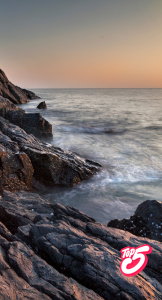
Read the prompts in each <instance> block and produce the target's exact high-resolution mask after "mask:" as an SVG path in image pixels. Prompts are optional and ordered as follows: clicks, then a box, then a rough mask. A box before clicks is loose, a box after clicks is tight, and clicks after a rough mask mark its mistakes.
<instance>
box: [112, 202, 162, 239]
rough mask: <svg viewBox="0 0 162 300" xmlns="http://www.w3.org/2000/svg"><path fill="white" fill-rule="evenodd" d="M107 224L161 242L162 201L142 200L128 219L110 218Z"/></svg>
mask: <svg viewBox="0 0 162 300" xmlns="http://www.w3.org/2000/svg"><path fill="white" fill-rule="evenodd" d="M107 226H109V227H113V228H118V229H122V230H125V231H129V232H131V233H133V234H135V235H137V236H143V237H147V238H150V239H154V240H157V241H160V242H162V202H160V201H157V200H147V201H144V202H143V203H142V204H140V205H139V206H138V207H137V209H136V211H135V214H134V216H131V217H130V219H123V220H118V219H116V220H112V221H110V222H109V223H108V225H107Z"/></svg>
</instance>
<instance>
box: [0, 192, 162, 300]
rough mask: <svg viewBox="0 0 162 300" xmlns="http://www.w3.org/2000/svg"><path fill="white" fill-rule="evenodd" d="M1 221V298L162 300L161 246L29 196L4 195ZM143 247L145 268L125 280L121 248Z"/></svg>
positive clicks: (17, 194) (22, 194) (23, 193)
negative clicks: (147, 251) (147, 250)
mask: <svg viewBox="0 0 162 300" xmlns="http://www.w3.org/2000/svg"><path fill="white" fill-rule="evenodd" d="M0 222H1V223H0V244H1V248H0V268H1V269H0V272H1V276H0V292H1V299H13V300H14V299H15V298H14V296H13V295H15V294H16V295H17V294H18V295H19V299H60V300H63V299H65V300H67V299H71V300H72V299H78V300H79V299H80V300H81V299H87V300H90V299H93V300H97V299H98V300H99V299H100V300H101V299H105V300H128V299H129V300H155V299H156V300H157V299H159V300H160V299H162V275H161V274H162V244H161V243H160V242H157V241H151V240H148V239H146V238H142V237H138V238H137V237H136V236H134V235H132V234H131V233H129V232H123V231H122V230H118V229H114V228H108V227H106V226H104V225H102V224H100V223H97V222H95V220H94V219H92V218H90V217H88V216H87V215H85V214H83V213H81V212H80V211H79V210H77V209H74V208H70V207H64V206H62V205H60V204H55V205H51V204H50V203H49V202H47V201H46V202H45V201H44V200H43V199H41V198H40V197H39V196H38V195H36V194H29V193H25V192H17V193H15V194H12V193H10V192H4V194H3V197H2V199H1V201H0ZM6 227H7V228H6ZM9 230H10V231H9ZM143 244H149V245H150V246H151V247H152V249H153V251H152V253H151V254H149V255H148V264H147V266H146V268H145V269H144V270H143V271H142V272H141V273H140V274H139V275H136V276H135V277H125V276H124V275H123V274H122V273H121V272H120V262H121V257H120V256H121V253H120V250H121V249H122V248H124V247H127V246H131V247H137V246H140V245H143ZM24 287H26V288H24ZM7 297H8V298H7Z"/></svg>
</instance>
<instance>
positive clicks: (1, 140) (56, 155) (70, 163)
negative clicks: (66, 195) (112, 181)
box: [0, 117, 101, 191]
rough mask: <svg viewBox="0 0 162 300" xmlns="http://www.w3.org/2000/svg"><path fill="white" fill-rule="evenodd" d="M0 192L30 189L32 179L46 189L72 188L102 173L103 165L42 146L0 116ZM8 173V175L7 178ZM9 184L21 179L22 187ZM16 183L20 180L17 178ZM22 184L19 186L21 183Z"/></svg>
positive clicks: (43, 144)
mask: <svg viewBox="0 0 162 300" xmlns="http://www.w3.org/2000/svg"><path fill="white" fill-rule="evenodd" d="M0 144H1V147H2V148H1V165H0V168H1V181H0V189H1V190H3V189H4V188H5V187H6V188H5V189H7V190H11V191H16V190H20V189H21V188H22V184H23V185H25V186H24V187H26V188H28V189H29V188H30V187H31V180H32V177H33V178H34V179H36V180H37V181H39V182H41V183H42V184H44V185H46V186H55V185H63V186H72V185H74V184H78V183H80V182H81V181H82V180H85V179H87V178H89V177H90V176H92V175H93V174H95V173H96V172H98V171H100V170H101V165H100V164H98V163H96V162H93V161H90V160H85V159H83V158H81V157H79V156H78V155H76V154H74V153H72V152H70V151H65V150H63V149H60V148H57V147H53V146H52V145H50V144H46V143H42V142H40V141H39V140H37V139H36V138H35V137H34V136H33V135H29V134H27V133H26V132H25V131H24V130H23V129H21V128H20V127H18V126H16V125H13V124H12V123H9V122H8V121H7V120H5V119H4V118H2V117H0ZM6 174H7V175H6ZM15 176H16V177H15ZM4 178H8V181H10V179H11V178H12V179H13V180H14V178H19V179H20V181H21V185H20V186H19V187H17V185H16V182H15V185H14V184H13V185H14V186H13V187H12V188H10V185H8V184H7V182H6V180H7V179H4ZM15 180H17V179H15ZM20 181H19V183H20Z"/></svg>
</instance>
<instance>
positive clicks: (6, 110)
mask: <svg viewBox="0 0 162 300" xmlns="http://www.w3.org/2000/svg"><path fill="white" fill-rule="evenodd" d="M0 116H2V117H3V118H5V119H7V120H9V121H10V122H11V123H13V124H15V125H18V126H20V127H21V128H22V129H24V130H25V131H26V132H27V133H29V134H30V133H32V134H34V135H35V136H37V137H52V125H51V124H50V123H49V122H48V121H46V120H45V119H44V118H43V117H42V116H41V115H40V114H39V113H28V114H27V113H25V111H24V110H23V109H21V108H19V107H17V106H16V105H15V104H13V103H12V102H11V101H10V100H8V99H6V98H3V97H1V96H0Z"/></svg>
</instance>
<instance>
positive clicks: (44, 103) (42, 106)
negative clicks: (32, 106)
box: [37, 101, 47, 109]
mask: <svg viewBox="0 0 162 300" xmlns="http://www.w3.org/2000/svg"><path fill="white" fill-rule="evenodd" d="M37 108H39V109H46V108H47V105H46V102H45V101H43V102H41V103H39V104H38V106H37Z"/></svg>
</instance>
